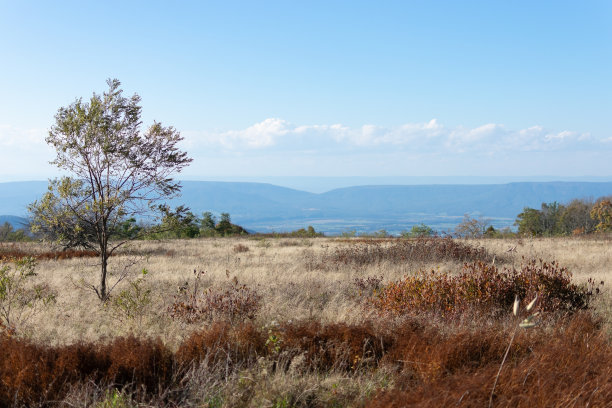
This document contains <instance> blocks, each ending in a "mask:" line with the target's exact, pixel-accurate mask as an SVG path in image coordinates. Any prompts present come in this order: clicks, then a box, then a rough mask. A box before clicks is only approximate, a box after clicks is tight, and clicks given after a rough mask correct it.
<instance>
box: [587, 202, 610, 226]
mask: <svg viewBox="0 0 612 408" xmlns="http://www.w3.org/2000/svg"><path fill="white" fill-rule="evenodd" d="M591 218H593V219H594V220H597V221H599V224H597V227H596V228H597V231H601V232H605V231H612V201H611V200H610V199H601V200H599V201H598V203H597V204H595V205H594V206H593V209H592V210H591Z"/></svg>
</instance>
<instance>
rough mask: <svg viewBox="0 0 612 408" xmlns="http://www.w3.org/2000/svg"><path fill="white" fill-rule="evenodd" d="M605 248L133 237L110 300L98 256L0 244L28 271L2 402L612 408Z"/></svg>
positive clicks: (115, 264) (592, 243) (609, 261)
mask: <svg viewBox="0 0 612 408" xmlns="http://www.w3.org/2000/svg"><path fill="white" fill-rule="evenodd" d="M611 244H612V240H611V238H610V237H607V236H603V235H597V236H590V237H572V238H538V239H530V238H522V239H482V240H452V239H449V238H445V239H442V238H436V239H397V238H387V239H374V238H272V237H261V236H260V237H240V238H201V239H191V240H161V241H138V242H134V243H132V244H130V245H129V246H128V247H126V248H125V249H123V250H121V252H120V253H119V254H118V255H117V256H113V257H111V262H110V270H112V271H114V273H113V275H112V276H111V281H110V284H111V286H112V285H113V284H114V282H115V281H116V280H118V279H119V278H122V280H121V281H120V282H119V283H118V284H117V285H116V286H115V287H114V289H113V292H112V295H111V299H110V300H109V301H108V302H107V303H106V304H102V303H101V302H100V301H99V300H98V298H97V296H96V295H95V294H94V293H93V291H91V290H89V289H88V288H87V284H88V282H92V283H93V282H95V280H96V279H97V276H98V275H97V274H98V269H99V268H98V266H97V264H96V262H97V259H96V258H93V257H91V256H89V254H87V253H83V252H78V251H74V252H72V253H66V252H58V251H57V249H56V248H52V247H49V246H45V245H43V244H35V243H18V244H2V247H0V257H3V265H4V266H5V272H6V270H9V269H6V268H11V269H10V270H11V271H13V270H16V269H15V268H16V266H15V265H14V264H13V263H12V262H11V257H12V256H26V255H27V256H31V257H33V258H34V259H35V260H33V261H31V262H33V264H31V267H32V268H33V269H32V273H28V276H27V279H24V281H23V282H24V288H23V292H22V293H23V294H28V293H29V294H30V297H29V298H27V299H26V300H27V301H21V302H20V301H17V302H14V303H13V304H12V306H11V307H12V309H11V310H10V311H9V312H10V313H11V317H12V319H11V325H10V327H9V326H8V325H7V327H5V329H4V333H3V334H2V335H1V336H0V382H1V385H2V387H1V388H0V406H2V407H4V406H6V407H8V406H66V407H68V406H71V407H73V406H99V407H128V406H130V407H131V406H204V407H235V406H240V407H242V406H244V407H249V406H253V407H255V406H257V407H259V406H262V407H276V408H280V407H293V406H295V407H345V406H347V407H348V406H351V407H401V406H423V407H426V406H427V407H440V406H466V407H472V406H473V407H482V406H488V405H489V404H491V405H492V406H496V407H551V406H556V407H573V406H576V407H578V406H594V407H603V406H611V404H612V403H611V401H612V380H611V378H612V344H611V343H610V341H611V334H612V293H611V291H610V288H609V286H610V285H611V284H612V282H610V275H612V271H611V270H610V265H612V245H611ZM32 288H35V289H36V290H38V291H39V292H38V293H42V292H43V291H44V293H45V296H47V297H44V296H43V297H39V298H36V297H35V296H34V295H35V294H36V292H35V291H34V292H33V289H32ZM32 293H34V295H32ZM516 294H518V295H519V297H520V298H521V304H520V307H519V310H518V312H517V314H516V316H515V315H514V314H513V306H514V301H515V295H516ZM536 294H537V299H536V303H535V306H534V309H532V310H530V311H526V310H525V306H526V304H527V303H528V302H529V301H531V300H532V299H533V298H534V297H535V296H536ZM24 296H25V295H24ZM32 296H34V297H32ZM32 299H34V300H32ZM36 299H42V300H44V301H41V300H38V301H37V300H36ZM6 304H7V303H6V299H5V300H4V304H3V308H4V309H3V310H4V313H6V307H5V306H6ZM534 312H537V313H538V314H537V316H535V317H529V316H532V315H533V314H534ZM524 319H531V320H529V323H535V326H534V327H519V323H520V322H524ZM527 326H531V324H529V325H527ZM510 342H512V344H511V346H510V347H508V345H509V344H510ZM506 351H507V353H506ZM505 354H507V358H506V359H505V360H504V356H505ZM502 360H504V363H503V365H502ZM500 366H501V369H500ZM494 386H495V390H494V392H492V391H493V387H494Z"/></svg>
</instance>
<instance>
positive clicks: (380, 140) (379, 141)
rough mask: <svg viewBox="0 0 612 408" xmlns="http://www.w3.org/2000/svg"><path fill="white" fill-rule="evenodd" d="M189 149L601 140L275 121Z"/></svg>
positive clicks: (443, 147) (194, 135) (522, 148)
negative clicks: (198, 147)
mask: <svg viewBox="0 0 612 408" xmlns="http://www.w3.org/2000/svg"><path fill="white" fill-rule="evenodd" d="M184 135H185V136H186V138H187V139H189V143H188V145H189V146H196V147H197V146H198V145H205V146H207V147H213V148H214V147H215V146H216V147H217V148H220V149H222V150H226V151H232V152H248V151H254V150H270V151H302V152H306V151H309V152H321V151H326V152H328V151H347V150H348V151H385V150H387V151H409V152H413V153H418V152H437V153H445V152H447V153H465V152H480V153H482V154H494V153H496V152H527V151H543V152H546V151H557V150H567V151H571V150H575V149H582V150H584V149H586V150H589V149H596V148H597V147H596V146H599V147H601V146H603V145H604V144H603V142H604V140H596V139H593V138H592V137H591V135H590V134H589V133H579V132H575V131H569V130H562V131H551V130H548V129H545V128H543V127H542V126H538V125H536V126H531V127H528V128H525V129H518V130H513V129H509V128H507V127H506V126H504V125H503V124H497V123H486V124H484V125H481V126H477V127H473V128H466V127H462V126H457V127H447V126H444V125H443V124H441V123H439V122H438V121H437V120H436V119H432V120H430V121H428V122H421V123H406V124H403V125H400V126H396V127H383V126H378V125H374V124H365V125H362V126H360V127H348V126H345V125H342V124H332V125H327V124H315V125H295V124H292V123H290V122H288V121H285V120H283V119H278V118H270V119H266V120H264V121H262V122H259V123H256V124H254V125H252V126H250V127H248V128H246V129H242V130H230V131H221V132H185V133H184Z"/></svg>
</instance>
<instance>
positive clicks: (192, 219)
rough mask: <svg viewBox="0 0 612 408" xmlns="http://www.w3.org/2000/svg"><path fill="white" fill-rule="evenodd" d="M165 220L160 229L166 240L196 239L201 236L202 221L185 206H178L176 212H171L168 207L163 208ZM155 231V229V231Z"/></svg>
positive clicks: (163, 219)
mask: <svg viewBox="0 0 612 408" xmlns="http://www.w3.org/2000/svg"><path fill="white" fill-rule="evenodd" d="M161 210H162V212H163V218H162V222H161V225H160V228H158V229H159V230H160V231H162V232H161V234H162V236H163V237H165V238H196V237H198V236H199V235H200V222H201V220H200V219H198V217H196V216H195V214H194V213H192V212H191V211H189V208H187V207H185V206H182V205H181V206H178V207H177V208H176V209H175V211H174V212H173V211H170V208H169V207H167V206H162V207H161ZM154 230H155V229H154Z"/></svg>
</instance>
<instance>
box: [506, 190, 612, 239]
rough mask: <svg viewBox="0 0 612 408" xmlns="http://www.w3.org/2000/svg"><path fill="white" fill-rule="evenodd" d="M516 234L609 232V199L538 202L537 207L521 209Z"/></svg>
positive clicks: (611, 210)
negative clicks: (538, 206) (539, 204)
mask: <svg viewBox="0 0 612 408" xmlns="http://www.w3.org/2000/svg"><path fill="white" fill-rule="evenodd" d="M515 225H516V226H517V227H518V234H519V235H528V236H558V235H582V234H590V233H593V232H607V231H612V197H601V198H599V199H597V200H595V201H592V200H588V199H575V200H572V201H571V202H570V203H569V204H566V205H563V204H559V203H557V202H552V203H542V206H541V208H540V209H539V210H538V209H535V208H529V207H525V208H524V209H523V212H521V213H520V214H519V215H518V216H517V219H516V222H515Z"/></svg>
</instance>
